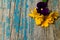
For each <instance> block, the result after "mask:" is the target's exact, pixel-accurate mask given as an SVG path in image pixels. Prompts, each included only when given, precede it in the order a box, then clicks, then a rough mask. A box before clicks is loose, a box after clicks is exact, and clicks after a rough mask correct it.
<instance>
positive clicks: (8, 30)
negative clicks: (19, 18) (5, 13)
mask: <svg viewBox="0 0 60 40" xmlns="http://www.w3.org/2000/svg"><path fill="white" fill-rule="evenodd" d="M6 24H8V25H7V26H5V27H6V37H7V38H10V18H8V17H6V23H5V25H6Z"/></svg>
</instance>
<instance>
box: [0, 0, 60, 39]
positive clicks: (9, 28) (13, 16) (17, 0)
mask: <svg viewBox="0 0 60 40" xmlns="http://www.w3.org/2000/svg"><path fill="white" fill-rule="evenodd" d="M40 1H42V0H0V40H60V18H59V19H58V20H56V22H55V23H54V24H51V25H50V26H49V27H48V28H41V27H40V26H37V25H36V24H35V22H34V20H33V19H32V18H30V17H29V16H28V14H29V13H30V10H31V9H34V8H35V7H36V4H37V3H38V2H40ZM48 7H49V9H50V10H52V11H54V10H58V11H59V12H60V0H49V2H48ZM59 14H60V13H59Z"/></svg>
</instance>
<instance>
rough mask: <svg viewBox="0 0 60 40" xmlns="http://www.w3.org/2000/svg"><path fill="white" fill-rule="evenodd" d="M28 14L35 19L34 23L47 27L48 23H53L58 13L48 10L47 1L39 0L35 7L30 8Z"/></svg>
mask: <svg viewBox="0 0 60 40" xmlns="http://www.w3.org/2000/svg"><path fill="white" fill-rule="evenodd" d="M29 16H30V17H32V18H33V19H34V20H35V23H36V25H39V26H42V27H48V26H49V25H50V24H52V23H54V21H55V20H56V19H57V18H58V16H59V15H58V12H57V11H53V12H50V10H49V9H48V8H47V2H39V3H38V4H37V8H34V10H31V13H30V14H29Z"/></svg>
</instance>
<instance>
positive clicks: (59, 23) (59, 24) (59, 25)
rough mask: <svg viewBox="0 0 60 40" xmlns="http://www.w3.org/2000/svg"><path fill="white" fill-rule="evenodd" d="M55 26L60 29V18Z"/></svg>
mask: <svg viewBox="0 0 60 40" xmlns="http://www.w3.org/2000/svg"><path fill="white" fill-rule="evenodd" d="M55 27H56V28H57V29H59V30H60V28H59V27H60V19H59V20H57V21H55Z"/></svg>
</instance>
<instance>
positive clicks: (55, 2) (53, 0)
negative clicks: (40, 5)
mask: <svg viewBox="0 0 60 40" xmlns="http://www.w3.org/2000/svg"><path fill="white" fill-rule="evenodd" d="M52 4H53V10H56V6H58V1H57V0H52Z"/></svg>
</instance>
